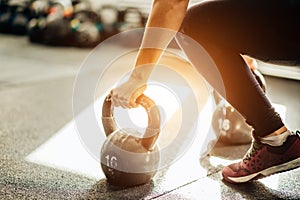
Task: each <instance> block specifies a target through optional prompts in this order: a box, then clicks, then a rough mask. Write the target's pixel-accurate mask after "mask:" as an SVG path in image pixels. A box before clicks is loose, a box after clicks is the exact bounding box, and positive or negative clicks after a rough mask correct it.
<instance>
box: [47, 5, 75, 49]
mask: <svg viewBox="0 0 300 200" xmlns="http://www.w3.org/2000/svg"><path fill="white" fill-rule="evenodd" d="M64 10H65V8H64V6H63V5H62V4H60V3H53V4H52V5H51V4H50V9H49V14H48V15H47V17H46V27H45V32H44V36H43V40H44V41H43V43H45V44H49V45H58V46H65V45H69V44H70V43H71V42H70V36H71V32H72V30H71V27H70V23H69V20H68V19H67V18H66V17H65V16H64Z"/></svg>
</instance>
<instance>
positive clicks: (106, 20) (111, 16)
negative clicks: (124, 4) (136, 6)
mask: <svg viewBox="0 0 300 200" xmlns="http://www.w3.org/2000/svg"><path fill="white" fill-rule="evenodd" d="M97 13H98V15H99V17H100V20H101V27H100V34H101V38H102V40H105V39H107V38H109V37H111V36H113V35H115V34H117V33H119V30H118V24H119V22H118V19H119V10H118V9H117V8H116V7H114V6H112V5H103V6H102V7H101V8H100V9H99V10H98V11H97Z"/></svg>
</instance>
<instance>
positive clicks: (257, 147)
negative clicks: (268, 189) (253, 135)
mask: <svg viewBox="0 0 300 200" xmlns="http://www.w3.org/2000/svg"><path fill="white" fill-rule="evenodd" d="M291 135H296V136H297V137H299V138H300V131H299V130H297V131H291ZM262 146H263V144H261V143H258V142H256V141H253V142H252V146H251V148H250V149H249V151H248V152H247V154H246V155H245V157H244V159H243V161H244V163H245V162H246V161H247V160H248V161H249V160H250V159H251V157H254V156H255V154H256V153H257V151H258V150H260V149H261V148H262Z"/></svg>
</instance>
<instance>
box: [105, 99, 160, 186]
mask: <svg viewBox="0 0 300 200" xmlns="http://www.w3.org/2000/svg"><path fill="white" fill-rule="evenodd" d="M136 102H137V103H138V104H139V105H141V106H142V107H143V108H144V109H145V110H146V112H147V115H148V127H147V128H146V130H145V132H144V133H143V135H142V136H138V133H137V131H136V130H132V129H126V128H122V129H120V128H119V127H118V126H117V123H116V121H115V118H114V115H113V112H114V108H113V106H112V104H111V96H110V95H108V96H107V97H106V98H105V100H104V102H103V106H102V124H103V128H104V132H105V134H106V136H107V138H106V141H105V142H104V143H103V146H102V148H101V155H100V157H101V168H102V170H103V172H104V174H105V176H106V178H107V181H108V183H109V184H110V185H112V186H116V187H121V188H128V187H133V186H137V185H142V184H146V183H148V182H149V181H150V180H151V179H152V178H153V177H154V175H155V174H156V171H157V169H158V166H159V162H160V152H159V147H158V145H157V144H156V141H157V138H158V136H159V133H160V113H159V110H158V107H157V106H156V104H155V102H154V101H153V100H152V99H150V98H149V97H147V96H145V95H144V94H142V95H141V96H139V97H138V98H137V101H136Z"/></svg>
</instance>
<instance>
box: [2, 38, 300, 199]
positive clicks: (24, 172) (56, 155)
mask: <svg viewBox="0 0 300 200" xmlns="http://www.w3.org/2000/svg"><path fill="white" fill-rule="evenodd" d="M0 52H1V53H0V62H1V65H0V70H1V73H0V121H1V123H0V151H1V154H0V199H300V194H299V189H300V169H295V170H292V171H288V172H284V173H280V174H277V175H273V176H270V177H267V178H264V179H261V180H258V181H254V182H251V183H246V184H241V185H234V184H229V183H226V182H224V181H223V180H222V176H221V173H220V170H221V169H222V166H223V165H226V164H228V163H230V162H233V161H234V160H237V159H240V158H241V157H242V156H243V154H244V153H245V152H246V151H247V149H248V148H249V145H235V146H225V145H222V144H219V143H217V144H216V145H215V146H214V147H213V148H211V149H210V151H209V152H208V155H206V154H205V155H204V156H203V157H202V158H201V159H200V156H199V152H192V151H189V152H187V153H186V155H184V156H183V157H182V158H181V159H180V160H178V161H177V162H176V163H174V164H173V165H171V166H170V167H169V168H166V169H164V170H161V171H159V172H158V173H157V175H156V176H155V178H154V179H153V181H152V182H150V183H149V184H146V185H143V186H139V187H135V188H131V189H126V190H113V189H112V188H110V187H109V186H108V185H107V183H106V180H105V178H104V176H103V174H102V172H101V169H100V165H99V164H98V163H96V164H95V161H94V160H93V159H92V158H90V155H89V154H88V153H87V152H85V151H84V148H83V147H82V145H81V143H80V142H78V138H77V134H76V133H75V132H76V131H74V127H72V125H73V111H72V92H73V84H74V80H75V77H76V73H77V72H78V70H79V68H80V65H81V63H82V62H83V61H84V59H85V58H86V57H87V56H88V55H89V53H90V49H79V48H69V47H49V46H43V45H38V44H32V43H30V42H29V41H28V39H27V37H23V36H12V35H0ZM265 78H266V81H267V94H268V96H269V98H270V99H271V101H272V102H273V103H275V104H277V105H280V108H282V110H283V113H284V115H285V116H284V118H285V120H286V123H287V124H288V126H289V127H290V128H291V129H297V128H298V129H299V127H300V126H299V125H300V124H299V122H300V115H299V113H300V105H299V99H300V82H299V81H296V80H289V79H282V78H276V77H269V76H265ZM210 142H212V141H210ZM80 149H81V150H80ZM94 166H95V167H94Z"/></svg>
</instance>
